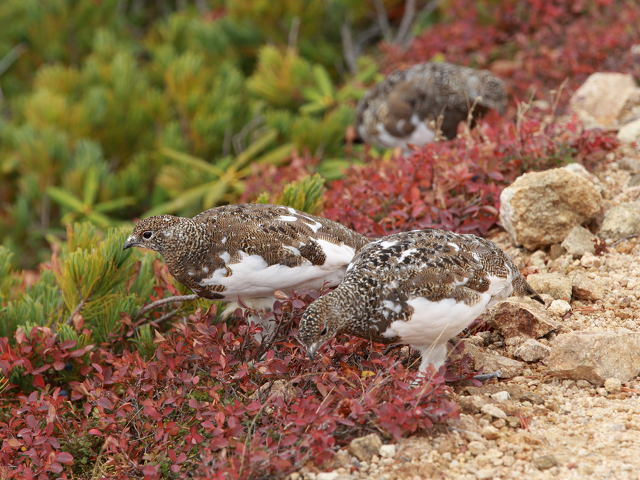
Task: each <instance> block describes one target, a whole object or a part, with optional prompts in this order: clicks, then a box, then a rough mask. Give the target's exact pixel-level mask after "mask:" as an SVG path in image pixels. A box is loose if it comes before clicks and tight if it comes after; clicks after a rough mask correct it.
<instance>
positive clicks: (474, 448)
mask: <svg viewBox="0 0 640 480" xmlns="http://www.w3.org/2000/svg"><path fill="white" fill-rule="evenodd" d="M467 447H468V448H469V451H470V452H471V453H472V454H473V455H479V454H480V453H482V452H484V451H485V447H484V443H482V442H478V441H473V442H469V443H468V445H467Z"/></svg>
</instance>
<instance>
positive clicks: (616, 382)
mask: <svg viewBox="0 0 640 480" xmlns="http://www.w3.org/2000/svg"><path fill="white" fill-rule="evenodd" d="M604 388H605V390H606V391H607V392H609V393H618V392H619V391H620V390H621V389H622V382H621V381H620V379H619V378H615V377H610V378H607V379H606V380H605V381H604Z"/></svg>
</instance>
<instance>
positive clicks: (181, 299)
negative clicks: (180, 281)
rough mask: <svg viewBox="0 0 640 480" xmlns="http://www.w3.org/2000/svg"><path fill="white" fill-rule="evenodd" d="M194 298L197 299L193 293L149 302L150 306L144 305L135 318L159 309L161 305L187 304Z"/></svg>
mask: <svg viewBox="0 0 640 480" xmlns="http://www.w3.org/2000/svg"><path fill="white" fill-rule="evenodd" d="M196 298H198V295H196V294H195V293H193V294H191V295H174V296H172V297H167V298H161V299H160V300H156V301H155V302H151V303H150V304H148V305H145V306H144V307H142V308H141V309H140V310H138V313H136V318H138V317H140V316H142V315H144V314H145V313H147V312H148V311H149V310H153V309H154V308H157V307H160V306H162V305H166V304H168V303H176V302H188V301H190V300H195V299H196Z"/></svg>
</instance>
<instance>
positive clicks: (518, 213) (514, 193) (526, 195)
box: [500, 168, 602, 250]
mask: <svg viewBox="0 0 640 480" xmlns="http://www.w3.org/2000/svg"><path fill="white" fill-rule="evenodd" d="M500 203H501V205H500V221H501V223H502V225H503V226H504V228H505V230H506V231H507V232H508V233H509V236H510V237H511V240H512V241H513V243H514V244H515V245H524V246H525V247H526V248H527V249H529V250H535V249H537V248H540V247H545V246H547V245H552V244H554V243H560V242H562V241H563V240H564V239H565V238H566V236H567V235H568V234H569V232H570V231H571V229H572V228H573V227H575V226H577V225H582V224H583V223H585V222H588V221H590V220H591V219H593V218H594V217H595V216H596V215H597V214H598V213H599V212H600V210H601V208H602V195H601V194H600V192H599V191H598V188H597V187H596V186H595V185H594V184H593V182H591V181H590V180H588V179H587V178H585V177H584V176H583V175H581V174H578V173H575V172H572V171H570V170H568V169H566V168H554V169H551V170H546V171H544V172H532V173H525V174H524V175H522V176H520V177H518V178H517V179H516V181H515V182H513V183H512V184H511V185H510V186H509V187H507V188H505V189H504V190H503V191H502V193H501V194H500Z"/></svg>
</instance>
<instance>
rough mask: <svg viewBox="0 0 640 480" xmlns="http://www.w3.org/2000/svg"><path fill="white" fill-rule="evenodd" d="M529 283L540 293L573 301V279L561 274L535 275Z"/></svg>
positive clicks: (529, 279) (528, 280)
mask: <svg viewBox="0 0 640 480" xmlns="http://www.w3.org/2000/svg"><path fill="white" fill-rule="evenodd" d="M527 282H529V285H531V287H533V289H534V290H535V291H536V292H538V293H546V294H547V295H550V296H552V297H553V298H554V299H559V300H564V301H565V302H568V301H569V300H571V287H572V285H571V279H570V278H568V277H565V276H564V275H561V274H559V273H533V274H531V275H529V276H527Z"/></svg>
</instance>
